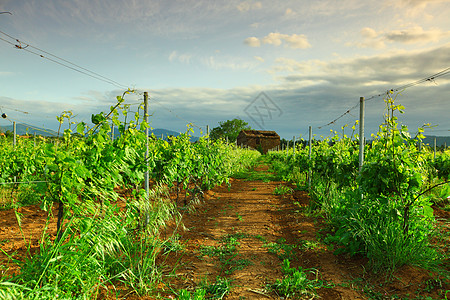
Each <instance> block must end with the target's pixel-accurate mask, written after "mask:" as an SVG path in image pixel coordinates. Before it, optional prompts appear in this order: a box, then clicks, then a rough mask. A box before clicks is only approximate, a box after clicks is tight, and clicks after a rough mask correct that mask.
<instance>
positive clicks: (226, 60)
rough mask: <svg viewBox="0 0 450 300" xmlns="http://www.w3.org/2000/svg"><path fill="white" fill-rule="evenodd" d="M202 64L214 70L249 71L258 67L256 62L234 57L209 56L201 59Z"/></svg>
mask: <svg viewBox="0 0 450 300" xmlns="http://www.w3.org/2000/svg"><path fill="white" fill-rule="evenodd" d="M200 61H201V63H202V64H203V65H205V66H207V67H208V68H210V69H213V70H221V69H229V70H249V69H252V68H254V67H256V66H257V63H256V62H254V61H248V60H247V59H243V58H240V57H234V56H218V55H216V56H208V57H203V58H201V59H200Z"/></svg>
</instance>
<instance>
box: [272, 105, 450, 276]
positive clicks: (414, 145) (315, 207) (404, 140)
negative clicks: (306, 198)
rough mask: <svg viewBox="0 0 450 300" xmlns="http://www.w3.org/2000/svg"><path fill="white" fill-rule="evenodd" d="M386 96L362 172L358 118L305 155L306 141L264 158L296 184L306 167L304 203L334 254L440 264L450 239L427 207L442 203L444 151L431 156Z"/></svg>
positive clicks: (376, 266)
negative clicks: (321, 219)
mask: <svg viewBox="0 0 450 300" xmlns="http://www.w3.org/2000/svg"><path fill="white" fill-rule="evenodd" d="M385 102H386V114H385V118H384V119H385V121H384V123H383V124H381V126H380V127H379V132H378V133H377V134H373V135H372V136H371V138H370V141H369V143H368V144H367V145H366V147H365V153H364V156H365V159H364V164H363V166H362V169H361V171H359V137H358V135H357V134H355V128H356V126H357V123H356V124H355V126H353V128H352V129H353V132H352V134H351V135H349V136H347V135H338V133H337V132H334V136H333V137H331V138H325V139H323V140H321V141H319V140H314V141H313V143H312V156H311V159H309V153H308V152H309V148H308V147H299V148H298V149H297V150H296V152H295V154H294V153H293V152H292V150H291V152H289V153H286V151H284V152H271V153H269V155H270V158H271V160H272V162H273V164H274V166H275V167H276V170H277V171H278V172H279V173H280V174H284V177H285V179H286V180H291V181H294V182H296V183H297V185H298V186H299V187H300V186H308V180H307V177H308V171H309V170H310V172H311V173H310V174H311V175H310V180H311V181H310V182H311V186H310V187H309V193H310V196H311V205H310V208H309V209H310V210H311V211H320V212H321V213H323V214H324V216H325V217H326V220H327V222H328V223H329V225H330V228H331V230H332V233H331V234H328V236H327V237H326V238H325V242H329V243H332V244H334V245H338V247H337V250H336V252H337V253H348V254H350V255H364V256H366V257H367V258H368V259H369V263H370V266H371V267H372V269H373V270H374V271H381V270H383V271H393V270H395V269H397V268H399V267H400V266H403V265H405V264H409V265H418V266H421V267H425V268H434V267H437V266H439V265H441V266H442V264H443V263H444V264H445V261H446V262H447V263H448V261H449V258H448V251H449V250H450V249H449V248H448V244H449V239H448V237H444V236H442V235H441V236H440V235H439V234H438V232H437V230H436V228H437V226H436V221H435V217H434V215H433V209H432V206H433V205H435V204H439V205H441V206H445V205H447V207H448V198H447V197H448V196H450V185H449V184H448V176H449V173H450V152H449V151H448V150H446V151H444V152H441V153H439V154H438V155H437V157H436V158H434V155H433V152H432V151H431V149H429V148H427V147H420V146H419V144H420V141H421V140H422V139H423V138H424V136H423V131H424V128H419V129H418V131H417V132H416V133H415V134H412V135H411V134H410V133H409V131H408V128H407V127H406V126H404V125H401V124H399V121H398V119H397V116H396V115H397V114H399V113H403V110H404V107H403V106H401V105H396V104H395V103H394V98H392V97H388V98H387V99H385ZM424 126H429V125H424ZM437 239H443V240H442V241H441V243H438V244H436V240H437ZM432 241H434V242H432ZM442 245H444V246H442ZM445 245H447V246H445Z"/></svg>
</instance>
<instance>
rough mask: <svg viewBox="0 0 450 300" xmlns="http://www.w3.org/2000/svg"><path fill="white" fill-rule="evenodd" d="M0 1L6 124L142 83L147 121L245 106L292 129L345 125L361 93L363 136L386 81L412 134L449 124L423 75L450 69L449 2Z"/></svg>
mask: <svg viewBox="0 0 450 300" xmlns="http://www.w3.org/2000/svg"><path fill="white" fill-rule="evenodd" d="M0 12H9V13H3V14H0V31H1V32H0V109H1V112H2V113H6V114H7V115H8V117H9V119H0V126H7V125H10V124H11V123H10V121H11V120H14V121H17V122H21V123H27V124H31V125H34V126H37V127H45V128H50V129H56V128H57V126H58V122H57V120H56V116H58V115H60V114H61V113H62V112H63V111H72V112H73V114H74V116H75V117H74V120H75V121H77V122H81V121H85V122H89V120H90V118H91V115H92V114H96V113H99V112H107V111H109V108H110V107H111V105H114V104H115V103H116V97H117V96H119V95H122V94H123V93H124V92H125V91H126V90H127V89H133V90H136V92H137V93H136V94H130V95H126V96H125V100H126V103H128V104H131V109H132V110H133V109H134V110H136V109H137V105H135V104H136V103H139V102H141V101H142V99H143V96H142V93H143V92H144V91H146V92H148V94H149V98H150V100H149V106H150V109H149V112H150V114H151V117H150V125H151V126H152V127H153V128H165V129H170V130H174V131H181V132H184V131H185V130H186V126H187V124H188V123H192V124H194V126H195V127H194V129H195V131H196V135H200V131H202V132H205V131H206V126H207V125H208V126H209V127H210V128H214V127H217V126H219V122H223V121H226V120H231V119H234V118H239V119H242V120H244V121H246V122H248V123H249V125H250V126H251V127H252V128H254V129H263V130H275V131H276V132H277V133H278V134H279V135H280V136H281V137H283V138H286V139H292V138H293V137H296V138H300V137H303V138H307V136H308V128H309V126H311V127H312V131H313V134H316V135H317V137H319V136H329V135H330V134H331V131H337V132H339V133H342V132H344V133H345V134H347V135H351V134H352V129H351V126H352V125H354V124H355V121H356V120H358V119H359V118H360V116H359V105H358V103H359V100H360V97H365V99H367V100H366V101H367V102H366V103H365V125H366V128H365V135H366V138H367V137H369V136H370V134H371V133H374V132H376V131H377V130H378V126H379V125H380V124H381V123H382V122H383V115H384V113H385V108H386V105H385V103H384V101H383V99H384V98H385V95H386V91H388V90H391V89H393V90H394V91H395V93H394V94H393V96H396V99H395V100H396V103H398V104H402V105H403V106H405V113H404V114H401V115H399V116H398V117H399V121H400V122H401V123H402V124H404V125H407V126H408V128H409V130H410V132H411V134H414V133H415V132H417V128H418V127H420V126H422V125H423V124H424V123H431V125H433V126H434V127H432V128H429V129H426V131H425V134H426V135H441V136H448V135H450V118H449V112H450V101H449V100H450V99H449V98H450V93H449V92H450V74H448V75H447V74H446V73H444V76H436V77H435V78H431V77H432V75H433V74H437V73H438V72H440V71H443V70H447V69H448V68H450V18H449V17H448V16H449V14H450V0H374V1H372V0H364V1H361V0H339V1H337V0H334V1H333V0H314V1H309V0H283V1H273V0H271V1H266V0H260V1H257V0H253V1H250V0H229V1H212V0H180V1H172V0H66V1H62V0H46V1H43V0H27V1H25V0H0ZM43 51H45V52H43ZM63 65H65V66H63ZM447 71H448V70H447ZM91 72H94V73H91ZM422 79H429V80H425V82H423V83H420V84H414V85H412V86H410V87H408V88H406V89H404V88H403V87H404V86H408V85H409V84H410V83H417V82H418V81H420V80H422ZM341 116H342V117H341ZM339 117H341V118H339ZM346 124H348V125H349V126H348V127H346V128H344V129H342V127H343V126H344V125H346ZM65 125H66V124H65ZM65 125H64V126H65Z"/></svg>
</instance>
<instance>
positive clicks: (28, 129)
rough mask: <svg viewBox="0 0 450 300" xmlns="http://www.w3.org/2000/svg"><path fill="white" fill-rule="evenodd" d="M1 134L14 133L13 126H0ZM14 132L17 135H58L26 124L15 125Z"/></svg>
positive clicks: (49, 130) (52, 131)
mask: <svg viewBox="0 0 450 300" xmlns="http://www.w3.org/2000/svg"><path fill="white" fill-rule="evenodd" d="M0 131H1V132H6V131H11V132H13V131H14V128H13V125H8V126H0ZM16 132H17V134H18V135H25V134H31V135H33V134H36V135H42V136H57V135H58V133H57V132H56V131H54V130H51V129H45V128H40V127H35V126H31V125H28V124H22V123H16Z"/></svg>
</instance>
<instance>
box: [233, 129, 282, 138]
mask: <svg viewBox="0 0 450 300" xmlns="http://www.w3.org/2000/svg"><path fill="white" fill-rule="evenodd" d="M241 134H242V135H245V136H247V137H259V138H272V139H279V138H280V136H279V135H278V134H277V133H276V132H275V131H268V130H242V131H241V132H240V133H239V135H241Z"/></svg>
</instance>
